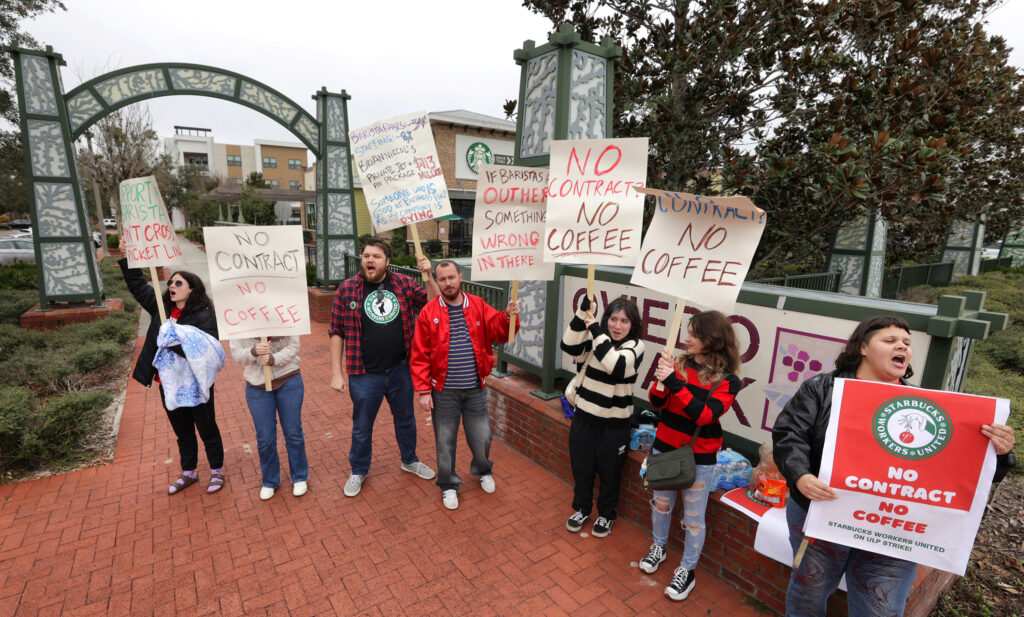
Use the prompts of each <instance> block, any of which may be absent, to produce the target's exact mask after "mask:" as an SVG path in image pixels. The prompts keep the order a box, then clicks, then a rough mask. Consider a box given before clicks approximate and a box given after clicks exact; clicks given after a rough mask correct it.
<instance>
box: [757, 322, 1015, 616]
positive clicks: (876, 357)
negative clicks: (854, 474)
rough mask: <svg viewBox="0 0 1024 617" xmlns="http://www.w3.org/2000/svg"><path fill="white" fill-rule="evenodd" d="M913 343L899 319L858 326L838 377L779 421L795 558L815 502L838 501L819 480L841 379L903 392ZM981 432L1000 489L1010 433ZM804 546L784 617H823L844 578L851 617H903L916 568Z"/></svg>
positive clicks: (996, 427) (798, 398)
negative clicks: (992, 455) (835, 391)
mask: <svg viewBox="0 0 1024 617" xmlns="http://www.w3.org/2000/svg"><path fill="white" fill-rule="evenodd" d="M910 342H911V338H910V326H909V325H908V324H907V323H906V322H905V321H904V320H902V319H900V318H898V317H873V318H871V319H867V320H865V321H863V322H861V323H860V324H859V325H858V326H857V328H856V329H855V330H854V332H853V334H852V335H851V336H850V338H849V340H848V341H847V344H846V347H845V349H844V350H843V352H842V353H840V355H839V357H838V358H837V359H836V368H835V370H834V371H833V372H831V373H822V374H819V375H816V376H814V377H812V378H811V379H808V380H807V381H805V382H804V383H803V385H801V386H800V389H799V390H798V391H797V393H796V395H795V396H794V397H793V398H792V399H791V400H790V401H789V403H788V404H787V405H786V406H785V408H784V409H783V410H782V413H781V414H780V415H779V417H778V419H777V420H776V422H775V426H774V428H773V430H772V439H773V442H774V447H775V460H776V462H777V463H778V464H779V468H780V470H781V471H782V474H783V475H784V476H785V477H786V480H787V482H788V483H789V486H790V496H791V498H790V500H789V502H788V503H787V505H786V518H787V522H788V523H789V530H790V543H791V544H792V546H793V551H794V553H799V551H800V546H801V544H802V543H804V542H805V540H804V533H803V529H804V521H805V519H806V518H807V511H808V506H809V504H810V502H812V501H828V500H833V499H835V498H836V493H835V491H834V490H833V489H832V488H831V487H830V486H829V485H828V484H826V483H825V482H823V481H822V480H820V479H819V478H818V475H819V473H820V470H821V464H822V458H823V455H824V447H825V440H826V431H827V429H828V427H829V421H830V417H831V413H832V399H833V387H834V385H835V382H836V379H839V378H843V379H858V380H865V381H869V382H879V383H888V384H903V385H905V383H906V382H905V380H906V379H907V378H908V377H910V376H911V374H912V370H911V366H910V365H911V360H912V358H913V351H912V349H911V347H910ZM980 430H981V434H982V435H984V437H986V438H988V439H989V440H990V441H991V443H992V445H993V446H994V449H995V451H996V454H998V455H1000V456H999V459H998V463H997V466H996V471H995V479H996V480H997V481H998V480H1000V479H1001V478H1002V476H1003V475H1005V473H1006V471H1007V469H1008V466H1009V461H1008V458H1007V456H1006V455H1007V454H1008V453H1009V452H1010V451H1011V450H1012V449H1013V445H1014V433H1013V429H1011V428H1010V427H1007V426H1004V425H1000V424H989V425H984V426H982V427H981V429H980ZM908 431H909V429H908ZM897 438H899V436H897ZM949 472H950V473H951V472H952V470H949ZM893 518H896V517H890V519H893ZM804 546H805V548H804V553H803V555H802V558H801V559H800V560H799V563H798V564H796V567H794V569H793V573H792V575H791V577H790V581H789V589H788V591H787V594H786V615H787V617H824V615H825V609H826V602H827V601H828V597H829V596H830V595H831V594H832V592H833V591H835V589H836V588H837V586H838V585H839V581H840V579H841V578H842V577H843V575H844V574H845V575H846V584H847V589H848V591H847V603H848V605H849V613H850V615H851V617H883V616H885V617H890V616H893V615H895V616H901V615H903V610H904V608H905V606H906V603H907V597H908V595H909V593H910V587H911V584H912V583H913V581H914V574H915V571H916V564H915V563H914V562H912V561H908V560H904V559H900V558H897V557H892V556H888V555H882V554H879V553H876V552H872V551H868V550H863V549H859V548H851V547H848V546H844V545H841V544H837V543H833V542H828V541H825V540H820V539H808V540H807V541H806V544H805V545H804Z"/></svg>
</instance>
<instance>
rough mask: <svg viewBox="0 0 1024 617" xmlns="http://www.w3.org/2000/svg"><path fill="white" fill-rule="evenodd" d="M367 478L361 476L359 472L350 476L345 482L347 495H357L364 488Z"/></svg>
mask: <svg viewBox="0 0 1024 617" xmlns="http://www.w3.org/2000/svg"><path fill="white" fill-rule="evenodd" d="M365 479H366V476H360V475H357V474H352V475H351V476H349V477H348V480H347V481H346V482H345V489H344V493H345V497H355V496H356V495H358V494H359V491H361V490H363V480H365Z"/></svg>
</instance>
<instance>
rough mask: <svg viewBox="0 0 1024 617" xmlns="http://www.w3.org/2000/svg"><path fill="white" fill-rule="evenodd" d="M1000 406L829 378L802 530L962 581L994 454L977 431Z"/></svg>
mask: <svg viewBox="0 0 1024 617" xmlns="http://www.w3.org/2000/svg"><path fill="white" fill-rule="evenodd" d="M1009 415H1010V403H1009V401H1007V400H1005V399H997V398H990V397H984V396H972V395H969V394H959V393H956V392H938V391H933V390H924V389H920V388H912V387H908V386H897V385H890V384H884V383H878V382H871V381H858V380H853V379H837V380H836V383H835V388H834V390H833V395H832V413H831V416H830V418H829V425H828V431H827V432H826V434H825V447H824V453H823V456H822V462H821V471H820V473H819V474H818V477H819V479H820V480H821V481H822V482H825V483H826V484H828V485H829V486H830V487H832V490H833V491H835V493H836V495H837V499H835V500H832V501H814V502H811V507H810V510H809V511H808V516H807V524H806V528H805V533H806V534H807V536H808V537H811V538H820V539H823V540H828V541H829V542H836V543H838V544H843V545H846V546H852V547H855V548H860V549H864V550H868V551H871V552H874V553H880V554H883V555H889V556H892V557H898V558H900V559H906V560H908V561H913V562H915V563H920V564H924V565H927V566H931V567H933V568H938V569H940V570H946V571H947V572H953V573H954V574H959V575H961V576H962V575H963V574H964V572H965V571H966V569H967V561H968V559H969V558H970V555H971V548H972V546H973V544H974V538H975V536H976V535H977V532H978V525H979V524H980V522H981V515H982V513H983V512H984V509H985V503H986V502H987V500H988V494H989V489H990V488H991V486H992V474H993V473H994V472H995V467H996V455H995V450H994V449H993V448H992V446H991V445H990V443H989V440H988V438H986V437H985V436H984V435H982V434H981V425H983V424H993V423H1005V422H1006V419H1007V417H1008V416H1009Z"/></svg>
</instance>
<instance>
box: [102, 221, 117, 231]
mask: <svg viewBox="0 0 1024 617" xmlns="http://www.w3.org/2000/svg"><path fill="white" fill-rule="evenodd" d="M103 226H104V227H106V228H107V229H117V219H103Z"/></svg>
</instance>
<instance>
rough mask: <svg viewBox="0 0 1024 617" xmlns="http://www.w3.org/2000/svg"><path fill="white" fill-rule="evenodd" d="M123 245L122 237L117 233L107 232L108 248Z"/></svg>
mask: <svg viewBox="0 0 1024 617" xmlns="http://www.w3.org/2000/svg"><path fill="white" fill-rule="evenodd" d="M120 246H121V238H120V237H119V236H118V235H117V234H107V248H108V249H116V248H118V247H120Z"/></svg>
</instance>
